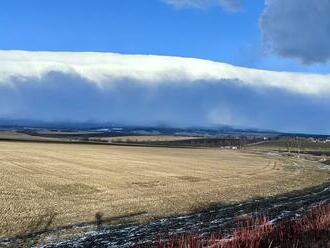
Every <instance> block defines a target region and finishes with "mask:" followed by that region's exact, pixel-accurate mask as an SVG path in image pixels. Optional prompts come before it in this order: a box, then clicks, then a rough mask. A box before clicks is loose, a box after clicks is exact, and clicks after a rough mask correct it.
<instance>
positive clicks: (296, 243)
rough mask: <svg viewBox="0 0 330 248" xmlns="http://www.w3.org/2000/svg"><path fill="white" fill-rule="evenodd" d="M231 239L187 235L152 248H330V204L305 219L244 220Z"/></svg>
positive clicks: (215, 236) (310, 213)
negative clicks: (275, 221) (278, 221)
mask: <svg viewBox="0 0 330 248" xmlns="http://www.w3.org/2000/svg"><path fill="white" fill-rule="evenodd" d="M238 223H239V224H238V226H237V227H236V228H234V229H233V230H232V232H231V234H230V235H228V234H226V236H223V235H221V234H208V237H207V238H205V237H203V236H198V235H193V234H191V235H184V236H181V237H172V238H170V239H169V240H166V241H164V240H162V241H159V243H157V244H154V245H152V247H158V248H174V247H175V248H203V247H213V248H261V247H306V248H312V247H315V248H320V247H324V248H326V247H330V204H325V205H319V206H316V207H313V208H311V209H309V210H308V211H307V213H305V214H304V215H303V216H299V217H296V218H294V219H290V220H285V221H282V222H280V223H273V222H271V221H269V220H268V219H267V217H265V216H259V217H246V216H245V217H244V219H243V220H240V221H239V222H238Z"/></svg>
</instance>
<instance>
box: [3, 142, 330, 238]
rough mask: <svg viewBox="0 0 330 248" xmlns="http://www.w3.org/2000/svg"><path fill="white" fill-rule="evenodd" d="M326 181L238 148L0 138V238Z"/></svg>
mask: <svg viewBox="0 0 330 248" xmlns="http://www.w3.org/2000/svg"><path fill="white" fill-rule="evenodd" d="M328 179H329V174H328V173H326V172H324V171H321V170H319V169H317V167H316V166H315V164H310V163H307V162H306V161H295V160H293V159H290V160H289V159H287V158H286V159H285V158H282V157H278V156H268V157H267V156H265V155H257V154H252V153H244V152H240V151H229V150H228V151H225V150H217V149H166V148H143V147H116V146H100V145H78V144H42V143H24V142H0V206H1V208H0V236H7V235H14V234H18V233H22V232H27V231H30V230H31V226H32V229H33V230H35V229H36V228H37V227H38V226H42V228H48V227H49V226H58V225H66V224H72V223H79V222H85V221H93V220H95V214H96V213H98V212H101V213H103V214H104V216H105V217H115V216H120V215H125V214H128V215H129V214H134V213H139V212H147V214H145V215H141V216H140V217H139V220H141V221H142V220H147V219H151V218H154V217H158V216H166V215H171V214H177V213H186V212H188V211H190V210H192V209H193V208H198V207H203V206H205V205H207V204H209V203H214V202H224V203H229V202H237V201H242V200H246V199H249V198H253V197H263V196H269V195H274V194H278V193H284V192H289V191H292V190H295V189H300V188H303V187H309V186H313V185H316V184H320V183H323V182H325V181H327V180H328ZM41 216H46V218H44V219H45V221H44V222H45V223H39V222H40V218H41ZM36 226H37V227H36Z"/></svg>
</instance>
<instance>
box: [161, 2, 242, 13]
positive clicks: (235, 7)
mask: <svg viewBox="0 0 330 248" xmlns="http://www.w3.org/2000/svg"><path fill="white" fill-rule="evenodd" d="M163 2H165V3H167V4H170V5H172V6H175V7H177V8H183V7H192V8H207V7H210V6H220V7H222V8H224V9H225V10H228V11H239V10H240V9H241V8H242V3H241V1H240V0H163Z"/></svg>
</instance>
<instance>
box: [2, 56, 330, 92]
mask: <svg viewBox="0 0 330 248" xmlns="http://www.w3.org/2000/svg"><path fill="white" fill-rule="evenodd" d="M50 72H60V73H63V74H72V75H75V76H78V77H80V78H82V79H84V80H86V81H88V82H90V83H93V84H95V85H97V86H99V87H110V86H112V85H114V84H117V83H118V82H121V83H125V80H126V81H127V80H129V81H134V82H135V83H137V84H142V85H150V86H157V85H162V84H169V83H171V84H187V85H189V84H194V83H196V82H200V81H206V82H212V83H214V84H226V83H231V84H237V85H242V86H245V87H250V88H254V89H267V88H274V89H281V90H285V91H288V92H292V93H297V94H302V95H314V96H317V95H320V96H321V95H330V75H318V74H306V73H292V72H273V71H265V70H256V69H249V68H242V67H237V66H233V65H229V64H224V63H219V62H213V61H208V60H201V59H193V58H182V57H166V56H153V55H121V54H114V53H93V52H85V53H76V52H27V51H0V84H13V83H14V82H15V80H17V79H20V80H24V79H26V80H29V79H30V78H33V79H39V80H40V79H42V78H43V77H44V76H46V75H47V74H48V73H50Z"/></svg>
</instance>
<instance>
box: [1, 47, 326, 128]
mask: <svg viewBox="0 0 330 248" xmlns="http://www.w3.org/2000/svg"><path fill="white" fill-rule="evenodd" d="M329 96H330V76H329V75H316V74H303V73H290V72H272V71H263V70H256V69H248V68H241V67H236V66H232V65H229V64H223V63H218V62H213V61H207V60H201V59H193V58H180V57H165V56H152V55H120V54H113V53H89V52H88V53H73V52H72V53H71V52H26V51H0V118H15V119H31V120H45V121H100V122H116V123H123V124H139V125H144V124H148V125H150V124H151V125H152V124H159V123H162V124H169V125H178V126H206V125H213V124H226V125H234V126H241V127H256V128H272V129H278V130H284V131H313V132H322V133H325V132H330V108H329V107H330V100H329V99H330V98H329Z"/></svg>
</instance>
